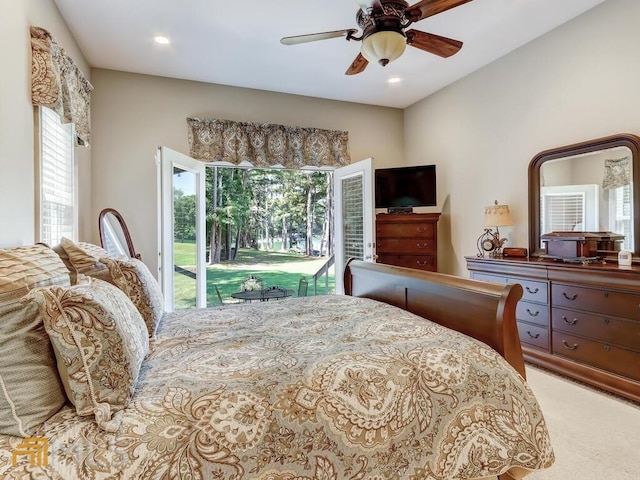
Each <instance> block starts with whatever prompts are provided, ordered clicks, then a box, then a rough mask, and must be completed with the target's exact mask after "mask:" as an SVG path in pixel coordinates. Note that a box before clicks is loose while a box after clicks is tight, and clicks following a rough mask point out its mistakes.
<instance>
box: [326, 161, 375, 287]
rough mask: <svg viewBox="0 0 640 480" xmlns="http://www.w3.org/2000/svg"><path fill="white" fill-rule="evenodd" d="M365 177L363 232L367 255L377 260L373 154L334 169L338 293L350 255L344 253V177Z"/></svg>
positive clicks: (364, 249) (364, 250)
mask: <svg viewBox="0 0 640 480" xmlns="http://www.w3.org/2000/svg"><path fill="white" fill-rule="evenodd" d="M357 176H359V177H361V178H362V196H363V198H362V219H363V220H362V221H363V225H362V232H363V239H362V243H363V248H362V251H363V257H364V258H363V259H362V260H365V261H368V262H373V261H374V249H375V238H374V214H373V213H374V208H373V157H369V158H366V159H364V160H360V161H359V162H356V163H352V164H350V165H347V166H346V167H342V168H338V169H336V170H334V172H333V182H334V184H333V187H334V190H333V191H334V204H333V215H334V246H333V248H334V254H335V284H336V294H344V278H343V275H342V272H343V271H344V267H345V263H346V261H347V259H346V258H345V256H344V248H343V244H344V223H343V217H344V215H343V212H342V201H343V195H342V193H343V192H342V181H343V180H345V179H348V178H353V177H357Z"/></svg>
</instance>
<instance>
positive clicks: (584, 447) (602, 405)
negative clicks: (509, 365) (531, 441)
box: [526, 365, 640, 480]
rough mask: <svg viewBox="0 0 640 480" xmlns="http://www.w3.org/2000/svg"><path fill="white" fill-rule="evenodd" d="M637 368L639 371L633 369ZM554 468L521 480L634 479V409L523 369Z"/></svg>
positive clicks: (637, 464)
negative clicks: (539, 411) (547, 435)
mask: <svg viewBox="0 0 640 480" xmlns="http://www.w3.org/2000/svg"><path fill="white" fill-rule="evenodd" d="M638 368H640V365H638ZM527 381H528V382H529V385H530V386H531V388H532V390H533V391H534V393H535V395H536V398H537V399H538V402H539V403H540V407H541V408H542V412H543V413H544V416H545V420H546V422H547V425H548V427H549V433H550V435H551V444H552V445H553V449H554V452H555V456H556V462H555V464H554V465H553V466H552V467H551V468H549V469H547V470H544V471H540V472H535V473H532V474H531V475H528V476H527V477H526V480H609V479H610V480H638V479H640V405H639V404H636V403H633V402H629V401H626V400H623V399H620V398H618V397H615V396H612V395H609V394H606V393H602V392H600V391H598V390H595V389H592V388H590V387H587V386H584V385H582V384H580V383H576V382H573V381H571V380H568V379H565V378H563V377H561V376H558V375H555V374H553V373H549V372H547V371H546V370H541V369H538V368H535V367H533V366H530V365H527Z"/></svg>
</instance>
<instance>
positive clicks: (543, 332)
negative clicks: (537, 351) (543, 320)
mask: <svg viewBox="0 0 640 480" xmlns="http://www.w3.org/2000/svg"><path fill="white" fill-rule="evenodd" d="M518 334H519V335H520V341H521V342H522V343H526V344H527V345H532V346H534V347H538V348H544V349H545V350H549V329H547V328H543V327H540V326H538V325H531V324H530V323H525V322H520V321H519V322H518Z"/></svg>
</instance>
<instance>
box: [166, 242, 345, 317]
mask: <svg viewBox="0 0 640 480" xmlns="http://www.w3.org/2000/svg"><path fill="white" fill-rule="evenodd" d="M174 251H175V253H174V258H175V263H176V265H179V266H181V267H183V268H186V269H187V270H191V271H194V270H195V269H194V267H193V266H194V265H195V245H194V244H190V243H176V244H175V246H174ZM326 260H327V259H326V258H325V257H306V256H304V255H300V254H296V253H284V252H266V251H258V250H253V249H240V251H239V252H238V258H237V260H235V261H233V262H222V263H221V264H219V265H212V266H208V267H207V306H214V305H220V302H219V301H218V297H217V296H216V292H215V289H214V285H217V287H218V289H219V290H220V293H221V295H222V297H223V301H225V302H229V303H231V302H234V301H236V300H234V299H233V298H231V294H232V293H233V292H237V291H239V290H240V285H241V283H242V280H244V279H245V278H247V277H248V276H249V275H255V276H257V277H260V278H262V279H263V280H264V286H265V287H271V286H274V285H276V286H278V287H283V288H287V289H291V290H294V291H295V292H296V294H297V291H298V282H299V281H300V277H302V276H304V277H305V278H306V279H307V281H308V282H309V290H308V295H313V294H314V292H313V275H314V274H315V273H316V272H317V271H318V269H319V268H320V267H322V265H323V264H324V263H325V262H326ZM174 288H175V292H176V296H175V308H188V307H194V306H195V280H194V279H192V278H189V277H187V276H186V275H183V274H181V273H177V272H176V273H174ZM334 291H335V277H334V268H333V267H331V269H330V270H329V292H331V293H333V292H334ZM318 293H319V294H323V293H324V277H323V278H322V279H321V280H320V283H319V284H318Z"/></svg>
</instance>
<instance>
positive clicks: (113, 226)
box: [102, 213, 129, 257]
mask: <svg viewBox="0 0 640 480" xmlns="http://www.w3.org/2000/svg"><path fill="white" fill-rule="evenodd" d="M102 227H103V229H104V240H105V242H106V243H105V245H104V246H103V248H104V249H105V250H106V251H107V252H109V254H110V255H113V256H115V257H128V256H129V251H128V248H127V240H126V238H125V236H124V232H123V231H122V226H121V225H120V222H118V219H117V218H116V217H115V216H114V215H112V214H110V213H109V214H107V215H105V217H104V218H103V219H102Z"/></svg>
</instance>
